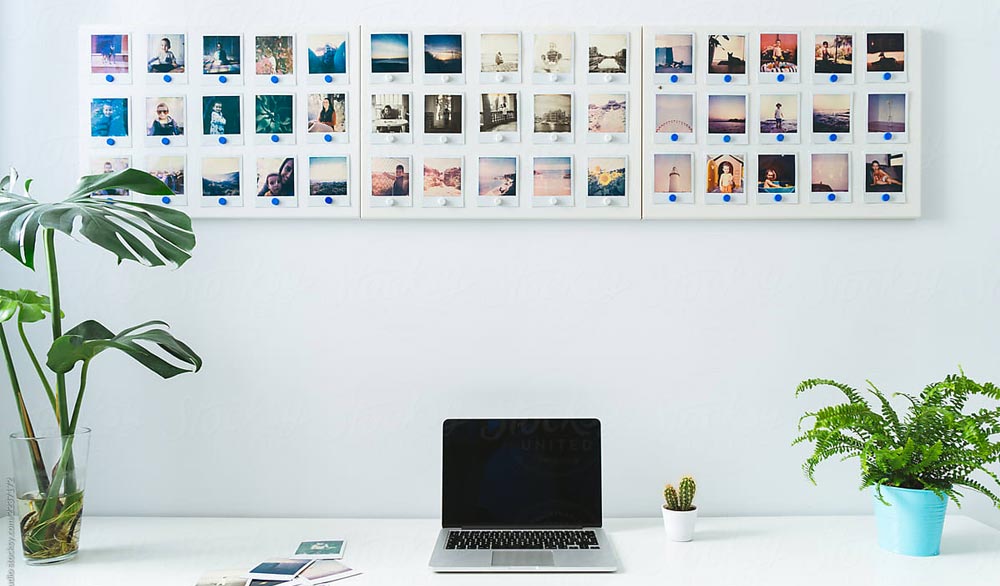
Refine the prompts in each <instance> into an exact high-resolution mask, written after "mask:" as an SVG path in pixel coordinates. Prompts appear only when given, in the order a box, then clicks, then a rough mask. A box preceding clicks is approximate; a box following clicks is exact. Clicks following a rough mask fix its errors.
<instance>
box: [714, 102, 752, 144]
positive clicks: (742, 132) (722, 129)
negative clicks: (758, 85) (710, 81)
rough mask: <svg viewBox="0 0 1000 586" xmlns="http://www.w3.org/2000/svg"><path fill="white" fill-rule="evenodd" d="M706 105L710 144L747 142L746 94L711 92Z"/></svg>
mask: <svg viewBox="0 0 1000 586" xmlns="http://www.w3.org/2000/svg"><path fill="white" fill-rule="evenodd" d="M707 100H708V101H707V104H706V107H705V114H706V120H705V124H706V128H708V137H707V139H706V140H707V142H708V144H747V142H748V136H749V130H748V127H747V118H748V116H747V114H748V108H747V102H748V101H749V96H747V95H746V94H709V95H708V96H707Z"/></svg>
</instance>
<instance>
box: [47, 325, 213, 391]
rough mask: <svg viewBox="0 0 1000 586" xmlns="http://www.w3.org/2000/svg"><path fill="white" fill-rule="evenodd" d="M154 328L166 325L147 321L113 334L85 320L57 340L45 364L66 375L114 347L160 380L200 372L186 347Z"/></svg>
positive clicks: (194, 356) (197, 359)
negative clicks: (156, 350) (155, 350)
mask: <svg viewBox="0 0 1000 586" xmlns="http://www.w3.org/2000/svg"><path fill="white" fill-rule="evenodd" d="M156 326H167V324H166V323H164V322H162V321H156V320H154V321H148V322H146V323H142V324H139V325H137V326H134V327H131V328H128V329H125V330H122V331H120V332H118V333H117V334H115V333H114V332H112V331H111V330H109V329H108V328H106V327H104V326H103V325H101V324H100V323H99V322H96V321H94V320H87V321H85V322H83V323H81V324H80V325H78V326H76V327H74V328H73V329H71V330H69V331H68V332H66V333H65V334H63V335H62V336H61V337H59V338H56V341H55V342H53V343H52V347H51V348H50V349H49V355H48V360H47V361H46V364H47V365H48V367H49V368H51V369H52V370H53V371H54V372H57V373H60V374H65V373H67V372H69V371H71V370H73V367H74V366H75V365H76V363H77V362H84V363H87V362H90V361H91V360H93V358H94V357H95V356H97V355H98V354H100V353H101V352H103V351H105V350H108V349H111V348H114V349H116V350H121V351H122V352H124V353H126V354H128V355H129V356H131V357H132V358H134V359H135V360H136V361H137V362H139V364H142V365H143V366H145V367H146V368H148V369H149V370H152V371H153V372H155V373H156V374H158V375H160V376H161V377H163V378H170V377H173V376H177V375H178V374H182V373H185V372H197V371H199V370H200V369H201V357H199V356H198V355H197V354H195V353H194V350H192V349H191V348H189V347H188V345H187V344H185V343H184V342H181V341H180V340H178V339H177V338H175V337H173V336H172V335H170V333H169V332H168V331H167V330H165V329H162V328H159V327H156ZM167 327H169V326H167ZM143 344H149V345H152V346H155V347H157V348H159V349H160V350H163V351H164V352H166V353H167V354H169V355H170V356H172V357H174V358H176V359H177V360H179V361H180V362H181V363H183V364H185V365H187V366H188V367H190V368H183V367H180V366H177V365H175V364H172V363H170V362H168V361H166V360H164V359H163V358H162V357H161V356H158V355H156V354H154V353H153V352H152V351H151V350H150V349H149V348H147V347H146V346H144V345H143Z"/></svg>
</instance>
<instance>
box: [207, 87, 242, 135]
mask: <svg viewBox="0 0 1000 586" xmlns="http://www.w3.org/2000/svg"><path fill="white" fill-rule="evenodd" d="M201 108H202V110H201V111H202V112H204V117H203V118H204V119H203V120H202V133H204V134H206V135H224V134H239V133H240V112H241V110H240V97H239V96H205V97H203V98H202V99H201Z"/></svg>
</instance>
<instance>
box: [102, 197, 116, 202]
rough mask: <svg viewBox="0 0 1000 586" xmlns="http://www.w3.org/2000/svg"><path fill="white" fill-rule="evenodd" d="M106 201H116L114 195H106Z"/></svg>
mask: <svg viewBox="0 0 1000 586" xmlns="http://www.w3.org/2000/svg"><path fill="white" fill-rule="evenodd" d="M104 201H115V199H114V198H113V197H106V198H104Z"/></svg>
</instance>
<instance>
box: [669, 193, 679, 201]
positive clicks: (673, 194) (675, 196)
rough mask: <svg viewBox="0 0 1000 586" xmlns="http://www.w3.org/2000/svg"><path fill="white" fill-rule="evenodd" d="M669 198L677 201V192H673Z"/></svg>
mask: <svg viewBox="0 0 1000 586" xmlns="http://www.w3.org/2000/svg"><path fill="white" fill-rule="evenodd" d="M667 199H669V200H670V201H677V194H675V193H671V194H670V197H668V198H667Z"/></svg>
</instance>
